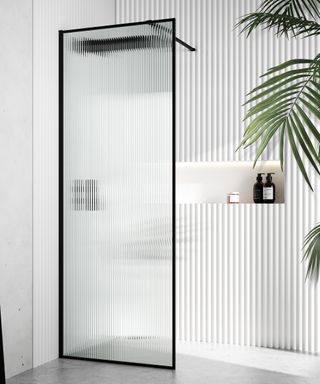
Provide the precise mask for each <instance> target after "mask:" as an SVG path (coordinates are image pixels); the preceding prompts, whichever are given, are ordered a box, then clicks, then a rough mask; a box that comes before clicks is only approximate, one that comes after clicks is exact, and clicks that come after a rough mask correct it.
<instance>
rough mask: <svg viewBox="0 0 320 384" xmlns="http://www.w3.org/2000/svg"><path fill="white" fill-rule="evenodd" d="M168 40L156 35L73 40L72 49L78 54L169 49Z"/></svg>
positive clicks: (169, 43)
mask: <svg viewBox="0 0 320 384" xmlns="http://www.w3.org/2000/svg"><path fill="white" fill-rule="evenodd" d="M169 47H171V41H170V40H169V39H166V38H163V37H160V36H156V35H140V36H128V37H116V38H110V39H88V38H85V39H81V40H79V39H74V40H73V43H72V48H73V50H74V51H75V52H77V53H80V54H84V55H85V54H87V53H94V54H97V55H99V54H103V53H107V52H116V51H123V50H126V51H128V50H136V49H156V48H169Z"/></svg>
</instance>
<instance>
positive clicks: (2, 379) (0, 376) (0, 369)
mask: <svg viewBox="0 0 320 384" xmlns="http://www.w3.org/2000/svg"><path fill="white" fill-rule="evenodd" d="M0 384H6V375H5V369H4V353H3V339H2V323H1V307H0Z"/></svg>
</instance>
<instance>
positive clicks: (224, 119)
mask: <svg viewBox="0 0 320 384" xmlns="http://www.w3.org/2000/svg"><path fill="white" fill-rule="evenodd" d="M260 4H261V1H260V0H116V21H117V22H118V23H120V22H131V21H139V20H146V19H157V18H167V17H176V20H177V36H179V37H180V38H181V39H183V40H185V41H186V42H187V43H189V44H191V45H193V46H195V47H196V49H197V51H196V52H189V51H187V50H185V49H183V48H180V47H179V46H177V47H178V54H177V133H176V135H177V136H176V137H177V160H178V161H181V162H189V161H199V162H200V161H239V160H251V159H252V150H248V151H243V150H240V151H238V152H235V148H236V146H237V144H238V143H239V141H240V137H241V135H242V133H243V131H244V127H245V126H244V123H243V122H242V118H243V116H244V113H245V111H244V109H243V108H242V107H241V105H242V104H243V102H244V100H245V94H246V93H247V92H249V91H250V90H251V89H252V88H253V86H255V85H256V84H257V82H258V81H259V80H258V78H259V76H260V75H261V74H263V73H264V72H265V71H266V69H267V68H268V67H270V66H272V65H274V64H278V63H280V62H282V61H284V60H285V59H289V58H296V57H304V58H309V57H314V56H315V54H316V53H317V52H318V49H317V48H319V45H318V44H317V40H316V39H311V40H306V39H296V40H294V39H291V40H286V39H285V38H281V39H276V38H275V37H274V36H273V35H272V33H271V32H268V31H257V32H255V33H254V34H253V35H252V37H250V38H249V39H246V38H245V35H240V36H239V30H238V29H234V25H235V23H236V22H237V21H238V20H239V17H240V16H241V15H244V14H246V13H249V12H250V11H254V10H256V9H257V7H258V5H260ZM264 159H269V160H277V159H278V154H277V151H273V147H271V148H270V149H269V150H268V151H267V153H266V155H264ZM312 183H313V185H314V187H315V192H314V193H312V192H310V190H309V189H308V187H307V186H306V184H305V182H304V180H303V178H302V177H301V175H300V173H299V172H298V170H297V167H296V165H295V163H294V162H293V160H292V157H291V154H290V152H289V151H287V154H286V175H285V196H286V203H285V204H281V205H274V206H273V205H272V206H268V207H266V206H256V205H254V204H246V205H241V206H238V207H230V206H227V205H222V204H181V205H179V206H178V213H177V216H178V217H177V220H178V221H177V223H178V228H177V234H178V241H177V262H178V265H177V330H178V337H179V339H182V340H197V341H213V342H220V343H235V344H246V345H257V346H261V345H262V346H268V347H276V348H278V347H280V348H286V349H292V350H302V351H307V352H314V351H318V350H319V349H320V331H319V326H320V325H319V318H320V292H319V287H320V286H319V285H318V286H315V285H313V284H310V283H308V282H305V281H304V276H305V265H304V264H301V257H302V254H301V247H302V241H303V236H304V234H306V232H307V231H308V230H309V229H311V228H312V227H313V226H314V225H315V223H316V222H317V221H319V219H320V204H319V203H318V201H317V199H316V197H317V195H318V194H319V187H320V184H319V179H317V180H315V177H314V176H313V177H312Z"/></svg>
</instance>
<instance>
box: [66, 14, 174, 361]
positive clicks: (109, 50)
mask: <svg viewBox="0 0 320 384" xmlns="http://www.w3.org/2000/svg"><path fill="white" fill-rule="evenodd" d="M172 42H173V24H172V21H166V22H159V23H157V24H154V25H148V24H139V25H131V26H123V27H116V28H105V29H94V30H86V31H77V32H65V33H64V34H63V49H64V55H63V58H64V59H63V73H64V86H63V98H64V102H63V103H64V113H63V159H64V161H63V201H64V213H63V355H65V356H73V357H84V358H92V359H102V360H115V361H123V362H132V363H142V364H155V365H163V366H172V364H173V352H174V351H173V310H172V306H173V234H172V228H173V216H172V215H173V185H172V180H173V165H172V164H173V110H172V105H173V89H172V76H173V52H172Z"/></svg>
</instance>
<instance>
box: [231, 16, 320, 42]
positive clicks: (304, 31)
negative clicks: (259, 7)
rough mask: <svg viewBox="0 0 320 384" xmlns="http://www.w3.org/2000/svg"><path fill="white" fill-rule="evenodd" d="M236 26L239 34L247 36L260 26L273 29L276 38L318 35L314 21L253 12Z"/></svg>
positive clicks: (318, 30)
mask: <svg viewBox="0 0 320 384" xmlns="http://www.w3.org/2000/svg"><path fill="white" fill-rule="evenodd" d="M237 26H239V27H241V28H242V29H241V32H246V33H247V36H249V35H250V34H251V33H252V32H253V30H254V29H256V28H257V27H258V26H262V27H263V28H264V29H272V28H275V30H276V35H277V36H281V35H285V36H286V37H289V33H292V34H293V36H300V35H303V36H305V37H310V36H316V35H320V24H319V23H317V22H316V21H309V20H305V19H303V18H299V17H295V16H290V15H286V14H273V13H267V12H255V13H251V14H249V15H246V16H244V17H243V18H242V19H241V20H240V22H239V23H238V24H237Z"/></svg>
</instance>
